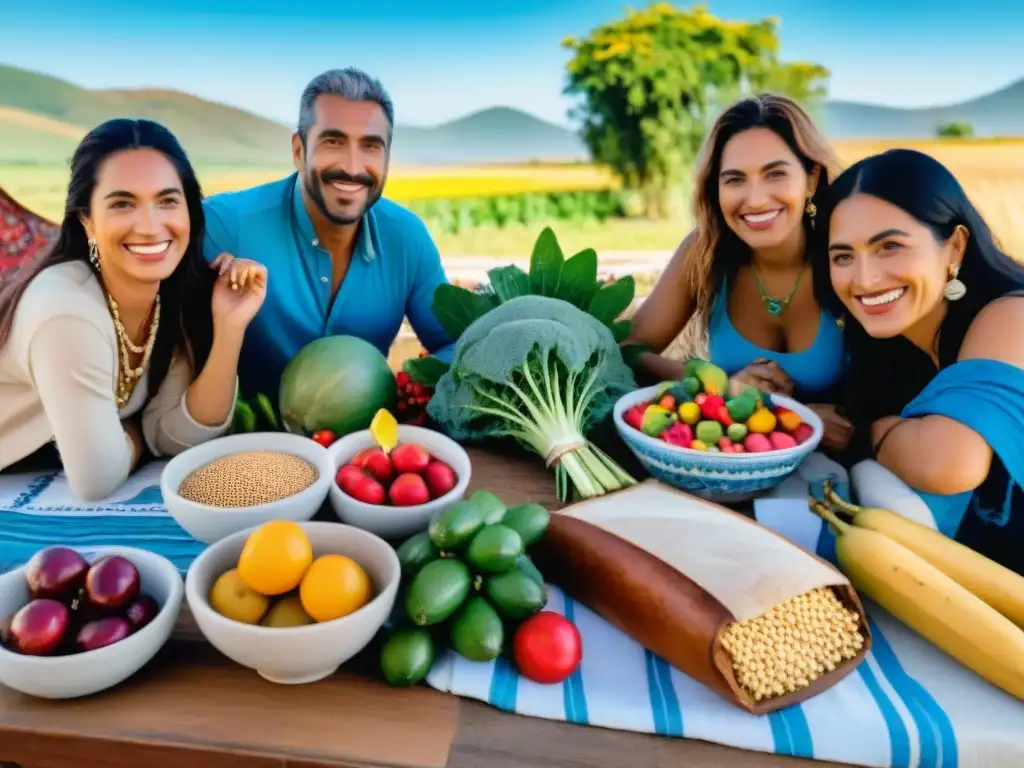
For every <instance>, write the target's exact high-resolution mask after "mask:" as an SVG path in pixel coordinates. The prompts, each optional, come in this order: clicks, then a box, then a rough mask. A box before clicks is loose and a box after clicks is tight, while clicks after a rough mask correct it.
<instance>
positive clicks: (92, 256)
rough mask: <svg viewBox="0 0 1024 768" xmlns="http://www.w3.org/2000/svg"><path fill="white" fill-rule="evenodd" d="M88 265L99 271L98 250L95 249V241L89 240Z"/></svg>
mask: <svg viewBox="0 0 1024 768" xmlns="http://www.w3.org/2000/svg"><path fill="white" fill-rule="evenodd" d="M89 263H90V264H92V266H93V269H95V270H96V271H97V272H99V271H100V249H99V248H97V247H96V241H95V240H89Z"/></svg>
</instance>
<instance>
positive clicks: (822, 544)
mask: <svg viewBox="0 0 1024 768" xmlns="http://www.w3.org/2000/svg"><path fill="white" fill-rule="evenodd" d="M160 469H161V465H160V464H153V465H150V466H148V467H145V468H143V469H142V470H141V471H140V472H138V473H137V474H136V475H135V476H133V477H132V478H131V480H129V482H128V483H127V484H126V485H125V486H124V488H122V489H121V490H120V491H119V492H118V493H117V495H116V496H115V497H113V498H111V499H107V500H105V501H103V502H99V503H96V504H92V505H83V504H81V503H79V502H76V501H75V500H74V499H73V497H72V496H71V494H70V492H69V489H68V487H67V484H66V482H65V481H64V479H63V477H62V476H60V475H54V474H46V475H30V476H26V475H15V476H3V475H0V570H5V569H8V568H11V567H14V566H17V565H19V564H20V563H23V562H24V561H25V560H27V559H28V558H29V557H30V556H31V555H32V553H33V552H35V551H36V550H38V549H40V548H41V547H44V546H49V545H52V544H56V543H63V544H68V545H70V546H74V547H77V548H79V549H81V550H84V551H86V552H88V551H89V550H90V549H91V548H92V547H96V546H99V545H104V544H123V545H128V546H137V547H142V548H145V549H149V550H151V551H154V552H157V553H159V554H162V555H164V556H165V557H168V558H170V559H171V560H172V561H173V562H174V563H175V564H177V566H178V568H179V569H180V570H181V571H182V573H184V572H185V571H186V570H187V569H188V566H189V564H190V563H191V562H192V559H193V558H195V556H196V555H198V554H199V552H201V551H202V549H203V545H202V544H200V543H199V542H196V541H194V540H193V539H191V538H190V537H189V536H188V534H186V533H185V532H184V531H183V530H182V529H181V528H180V527H179V526H178V525H177V523H175V522H174V520H173V519H171V518H170V516H169V515H168V514H167V511H166V509H165V508H164V507H163V506H162V503H161V498H160V491H159V473H160ZM801 474H802V476H794V477H793V478H791V480H790V481H789V482H787V483H786V484H785V485H784V486H782V487H781V488H780V489H779V490H778V491H777V492H776V494H775V497H774V498H771V499H764V500H760V501H758V502H757V503H756V505H755V512H756V516H757V519H758V520H759V521H760V522H761V523H763V524H764V525H767V526H768V527H770V528H772V529H774V530H776V531H778V532H779V533H781V534H783V535H784V536H787V537H788V538H789V539H790V540H792V541H793V542H795V543H796V544H797V545H799V546H801V547H803V548H805V549H807V550H810V551H814V552H818V553H819V554H822V555H823V556H825V557H830V556H831V552H832V543H833V539H832V537H831V534H830V533H829V532H828V530H827V528H825V527H824V526H822V524H821V523H820V521H819V520H818V518H816V517H815V516H814V515H812V514H811V513H810V512H809V511H808V510H807V507H806V501H805V499H806V492H807V481H808V479H810V480H811V481H812V482H813V481H814V478H815V477H817V478H820V477H821V476H823V475H827V474H836V475H840V477H838V478H837V479H839V480H840V487H843V486H845V472H842V470H841V469H838V468H837V467H836V466H835V465H832V464H830V463H829V462H827V460H823V459H822V457H819V456H813V457H811V459H810V460H809V461H808V462H806V463H805V465H804V467H803V468H802V470H801ZM867 606H868V611H869V616H870V619H871V625H872V632H873V636H874V646H873V649H872V651H871V653H870V654H869V655H868V657H867V658H866V659H865V661H864V662H863V663H862V664H861V665H860V666H859V667H858V668H857V670H856V671H855V672H854V673H853V674H851V675H850V676H848V677H847V678H845V679H844V680H843V681H841V682H840V683H838V684H837V685H835V686H833V687H832V688H830V689H829V690H827V691H825V692H824V693H822V694H820V695H818V696H816V697H815V698H813V699H811V700H809V701H806V702H804V703H803V704H801V705H799V706H795V707H791V708H789V709H787V710H785V711H781V712H777V713H774V714H771V715H767V716H762V717H758V716H754V715H749V714H747V713H745V712H743V711H742V710H740V709H739V708H737V707H735V706H732V705H730V704H729V703H727V702H725V701H723V700H722V699H720V698H719V697H718V696H717V695H715V694H713V693H711V692H710V691H708V690H707V689H705V688H703V687H702V686H701V685H699V684H698V683H696V682H694V681H693V680H691V679H689V678H688V677H687V676H686V675H684V674H682V673H680V672H679V671H678V670H675V669H673V668H671V667H670V666H669V665H668V664H666V663H665V662H664V661H663V660H661V659H660V658H658V657H657V656H655V655H654V654H652V653H650V652H648V651H646V650H645V649H643V648H642V647H641V646H639V645H638V644H636V643H635V642H633V641H632V640H630V639H629V638H628V637H626V636H625V635H624V634H622V633H621V632H619V631H618V630H617V629H615V628H614V627H612V626H611V625H609V624H607V623H606V622H605V621H603V620H602V619H601V618H599V617H598V616H596V615H595V614H593V613H592V612H591V611H589V610H588V609H587V608H585V607H584V606H582V605H580V604H579V603H576V602H575V601H573V600H572V599H569V598H567V597H566V596H564V595H563V594H562V593H561V592H560V591H559V590H557V589H554V588H552V589H551V600H550V603H549V606H548V607H549V609H551V610H556V611H559V612H560V613H562V614H564V615H565V616H566V617H568V618H570V619H571V620H572V621H574V622H575V623H576V624H577V626H578V627H579V629H580V631H581V633H582V635H583V644H584V661H583V663H582V665H581V667H580V669H579V671H578V672H577V673H576V674H574V675H573V676H572V677H570V678H569V679H568V680H567V681H565V682H564V683H562V684H559V685H553V686H545V685H537V684H535V683H532V682H530V681H528V680H525V679H523V678H520V677H519V675H518V674H517V673H516V671H515V670H514V668H513V667H512V666H511V665H510V664H509V663H508V662H507V661H504V660H499V661H497V662H493V663H487V664H478V663H473V662H469V661H466V660H465V659H462V658H461V657H457V656H455V655H454V654H451V653H448V654H446V655H444V656H442V657H441V658H440V659H439V660H438V662H437V663H436V664H435V665H434V668H433V669H432V670H431V673H430V676H429V678H428V682H429V684H430V685H431V686H433V687H434V688H437V689H439V690H442V691H447V692H450V693H453V694H456V695H459V696H465V697H468V698H473V699H478V700H481V701H484V702H488V703H490V704H492V705H493V706H495V707H497V708H499V709H503V710H506V711H510V712H518V713H520V714H523V715H528V716H533V717H541V718H546V719H551V720H563V721H568V722H574V723H581V724H588V725H592V726H600V727H605V728H612V729H619V730H630V731H639V732H645V733H653V734H660V735H664V736H668V737H682V738H694V739H702V740H705V741H711V742H717V743H719V744H725V745H729V746H733V747H739V748H742V749H749V750H757V751H761V752H767V753H775V754H779V755H793V756H798V757H805V758H813V759H817V760H823V761H835V762H842V763H849V764H853V765H864V766H879V767H880V768H889V767H890V766H891V767H892V768H1016V766H1024V704H1022V703H1021V702H1019V701H1017V700H1016V699H1013V698H1011V697H1010V696H1008V695H1006V694H1004V693H1002V692H1001V691H999V690H997V689H996V688H994V687H992V686H990V685H989V684H987V683H985V682H984V681H983V680H981V679H980V678H978V677H977V676H976V675H974V674H973V673H971V672H970V671H968V670H967V669H965V668H963V667H962V666H960V665H959V664H957V663H956V662H955V661H953V660H952V659H950V658H949V657H948V656H946V655H945V654H943V653H942V652H941V651H939V650H938V649H936V648H935V647H934V646H932V645H931V644H929V643H928V642H926V641H925V640H923V639H921V638H920V637H918V636H917V635H915V634H914V633H912V632H911V631H910V630H908V629H907V628H906V627H904V626H903V625H902V624H900V623H899V622H897V621H895V620H894V619H893V618H892V617H890V616H889V615H888V614H886V613H885V612H884V611H882V610H881V609H879V608H878V607H877V606H875V605H873V604H871V603H867Z"/></svg>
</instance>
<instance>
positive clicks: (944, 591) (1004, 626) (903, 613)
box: [809, 498, 1024, 700]
mask: <svg viewBox="0 0 1024 768" xmlns="http://www.w3.org/2000/svg"><path fill="white" fill-rule="evenodd" d="M809 504H810V508H811V511H813V512H814V513H815V514H817V515H819V516H820V517H822V518H823V519H824V520H826V521H828V523H829V524H830V525H831V526H832V529H833V530H834V531H835V532H836V560H837V562H838V564H839V568H840V570H841V571H842V572H843V573H845V574H846V576H847V578H849V580H850V583H851V584H853V587H854V589H856V590H858V591H859V592H862V593H863V594H865V595H866V596H868V597H870V598H871V599H872V600H874V601H875V602H876V603H878V604H879V605H880V606H881V607H882V608H884V609H885V610H887V611H888V612H889V613H891V614H892V615H893V616H895V617H896V618H897V619H899V620H900V621H902V622H903V623H904V624H906V625H907V626H908V627H910V628H911V629H913V630H914V631H915V632H917V633H918V634H919V635H921V636H922V637H924V638H925V639H926V640H928V641H929V642H931V643H932V644H933V645H935V646H937V647H938V648H940V649H942V650H943V651H945V652H946V653H948V654H949V655H950V656H952V657H953V658H954V659H956V660H957V661H958V662H960V663H961V664H962V665H964V666H965V667H967V668H968V669H970V670H972V671H973V672H975V673H976V674H978V675H979V676H980V677H982V678H984V679H985V680H987V681H988V682H989V683H991V684H992V685H995V686H997V687H999V688H1001V689H1002V690H1004V691H1006V692H1007V693H1009V694H1010V695H1011V696H1015V697H1016V698H1018V699H1021V700H1024V631H1022V630H1021V629H1020V628H1019V627H1017V626H1015V625H1014V624H1013V622H1011V621H1010V620H1009V619H1007V618H1006V617H1005V616H1003V615H1002V614H1000V613H999V612H998V611H996V610H995V609H994V608H992V607H991V606H989V605H987V604H986V603H985V602H984V601H983V600H982V599H981V598H979V597H976V596H975V595H973V594H972V593H971V592H969V591H968V590H967V589H965V588H964V587H962V586H960V585H959V584H957V583H956V582H955V581H954V580H953V579H951V578H950V577H949V576H947V575H946V574H944V573H943V572H942V571H940V570H939V569H938V568H936V567H935V566H933V565H931V564H930V563H929V562H928V561H927V560H925V559H924V558H922V557H919V556H918V555H916V554H914V552H912V551H911V550H910V549H908V548H907V547H905V546H903V545H902V544H900V543H899V542H897V541H894V540H893V539H890V538H889V537H888V536H886V535H885V534H882V533H879V532H878V531H873V530H871V529H869V528H859V527H857V526H854V525H850V524H848V523H844V522H843V521H842V520H840V519H839V518H838V517H836V515H835V514H834V513H833V512H832V511H831V510H830V509H828V508H827V507H826V506H825V505H824V504H821V503H820V502H818V501H817V500H816V499H814V498H811V499H810V501H809Z"/></svg>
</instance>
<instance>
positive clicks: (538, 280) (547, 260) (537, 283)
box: [530, 227, 565, 298]
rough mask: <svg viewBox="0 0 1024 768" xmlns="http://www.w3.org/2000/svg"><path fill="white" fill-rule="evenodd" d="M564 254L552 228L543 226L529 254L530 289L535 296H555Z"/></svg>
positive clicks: (560, 277) (563, 262)
mask: <svg viewBox="0 0 1024 768" xmlns="http://www.w3.org/2000/svg"><path fill="white" fill-rule="evenodd" d="M563 264H565V256H564V255H562V248H561V247H560V246H559V245H558V239H557V238H556V237H555V233H554V230H552V229H551V227H545V228H544V231H542V232H541V233H540V237H538V238H537V242H536V243H534V246H533V254H532V255H531V256H530V290H531V292H532V293H534V294H536V295H537V296H550V297H552V298H553V297H555V296H557V295H558V284H559V281H560V280H561V279H562V265H563Z"/></svg>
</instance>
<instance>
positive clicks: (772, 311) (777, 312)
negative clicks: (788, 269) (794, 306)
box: [750, 264, 807, 317]
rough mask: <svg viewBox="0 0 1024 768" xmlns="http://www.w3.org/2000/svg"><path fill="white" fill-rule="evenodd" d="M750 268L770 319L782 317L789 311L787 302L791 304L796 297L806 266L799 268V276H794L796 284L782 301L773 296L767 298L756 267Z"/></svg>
mask: <svg viewBox="0 0 1024 768" xmlns="http://www.w3.org/2000/svg"><path fill="white" fill-rule="evenodd" d="M750 266H751V269H753V271H754V279H755V280H756V281H757V289H758V290H759V291H760V292H761V301H762V302H763V303H764V308H765V309H766V310H767V311H768V314H769V315H771V316H772V317H782V315H783V314H785V312H786V310H787V309H789V302H791V301H792V300H793V297H794V296H795V295H796V289H797V288H799V287H800V279H801V278H802V277H803V276H804V271H805V270H806V269H807V265H806V264H804V265H803V266H802V267H801V268H800V274H798V275H797V276H796V282H795V283H793V287H792V288H790V290H789V294H788V295H787V296H786V298H784V299H776V298H775V297H773V296H769V295H768V291H766V290H765V288H764V284H763V283H762V282H761V276H760V275H759V274H757V267H755V266H754V265H753V264H751V265H750Z"/></svg>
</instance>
